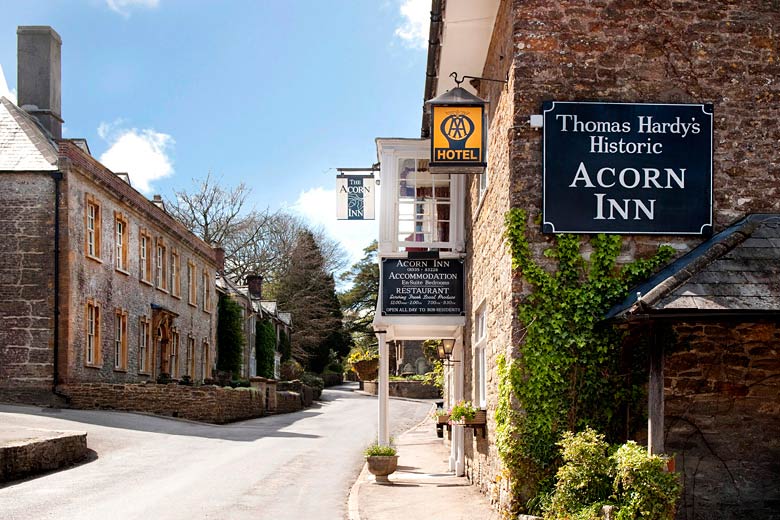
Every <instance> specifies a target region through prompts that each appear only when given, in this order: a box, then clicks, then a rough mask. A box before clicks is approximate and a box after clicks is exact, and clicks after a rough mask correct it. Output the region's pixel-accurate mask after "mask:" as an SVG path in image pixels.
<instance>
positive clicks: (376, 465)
mask: <svg viewBox="0 0 780 520" xmlns="http://www.w3.org/2000/svg"><path fill="white" fill-rule="evenodd" d="M366 462H367V463H368V471H370V472H371V473H372V474H373V475H374V476H375V477H376V481H377V482H379V483H384V484H388V483H390V479H388V478H387V476H388V475H390V474H392V473H393V472H395V470H396V469H397V468H398V455H371V456H368V457H366Z"/></svg>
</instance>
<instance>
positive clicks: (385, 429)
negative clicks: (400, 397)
mask: <svg viewBox="0 0 780 520" xmlns="http://www.w3.org/2000/svg"><path fill="white" fill-rule="evenodd" d="M376 337H377V340H378V341H379V392H378V393H379V428H378V441H379V444H381V445H382V446H388V445H389V444H390V426H389V424H388V414H389V402H390V398H389V396H390V385H389V384H388V377H389V375H390V370H389V368H390V356H389V352H388V349H387V341H385V332H384V331H377V333H376Z"/></svg>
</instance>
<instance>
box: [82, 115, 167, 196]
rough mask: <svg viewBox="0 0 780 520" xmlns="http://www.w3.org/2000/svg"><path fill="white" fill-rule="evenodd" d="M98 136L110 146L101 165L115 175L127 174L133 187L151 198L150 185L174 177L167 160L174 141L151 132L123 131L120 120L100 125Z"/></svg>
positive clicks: (149, 130) (134, 129) (133, 129)
mask: <svg viewBox="0 0 780 520" xmlns="http://www.w3.org/2000/svg"><path fill="white" fill-rule="evenodd" d="M97 132H98V135H99V136H100V137H101V139H103V140H105V141H106V142H107V143H109V148H108V150H106V151H105V152H104V153H103V155H101V156H100V162H102V163H103V164H105V165H106V167H108V168H109V169H110V170H112V171H114V172H127V173H128V174H130V182H131V183H132V185H133V187H134V188H136V189H138V190H139V191H141V192H143V193H144V194H146V195H151V193H152V185H151V183H152V182H153V181H155V180H157V179H162V178H163V177H168V176H169V175H171V174H173V165H172V161H171V158H170V156H169V153H170V148H171V147H172V146H173V144H174V143H175V141H174V140H173V137H171V136H170V135H168V134H164V133H161V132H156V131H155V130H153V129H150V128H143V129H140V130H139V129H137V128H130V129H128V128H123V127H122V120H121V119H120V120H117V121H115V122H113V123H100V126H98V130H97Z"/></svg>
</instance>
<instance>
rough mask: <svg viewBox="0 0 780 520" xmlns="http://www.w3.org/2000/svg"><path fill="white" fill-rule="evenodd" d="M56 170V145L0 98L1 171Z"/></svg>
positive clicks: (19, 110)
mask: <svg viewBox="0 0 780 520" xmlns="http://www.w3.org/2000/svg"><path fill="white" fill-rule="evenodd" d="M56 170H57V147H56V145H55V144H54V143H53V142H52V141H51V139H50V138H49V137H48V136H47V135H46V134H45V133H44V132H43V130H41V128H40V127H39V126H38V124H37V123H36V121H35V120H34V119H33V118H32V117H31V116H30V115H28V114H27V113H26V112H25V111H24V110H22V109H21V108H19V107H17V106H16V105H14V104H13V103H12V102H10V101H9V100H8V99H6V98H4V97H0V171H18V172H33V171H56Z"/></svg>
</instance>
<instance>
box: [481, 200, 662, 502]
mask: <svg viewBox="0 0 780 520" xmlns="http://www.w3.org/2000/svg"><path fill="white" fill-rule="evenodd" d="M526 222H527V216H526V213H525V212H524V211H523V210H520V209H517V208H515V209H512V210H510V211H509V212H508V213H507V216H506V238H507V239H508V242H509V246H510V250H511V254H512V267H513V268H514V269H517V270H519V271H520V273H521V274H522V276H523V278H524V280H525V281H526V282H528V283H529V284H530V286H531V287H532V289H533V290H532V292H531V293H530V294H529V295H528V296H527V297H525V298H524V299H523V301H522V302H521V304H520V306H519V309H518V318H519V320H520V322H521V323H522V325H523V327H524V328H525V331H524V338H523V341H522V344H521V345H519V346H518V354H519V355H518V358H517V359H515V360H513V361H510V360H507V359H505V358H501V359H499V363H498V373H499V389H498V390H499V401H498V407H497V411H496V422H497V429H496V436H497V440H496V442H497V448H498V452H499V455H500V457H501V458H502V461H503V463H504V466H505V467H506V468H507V469H508V471H509V477H510V482H511V483H512V489H511V491H512V495H513V498H514V507H513V508H514V509H517V508H518V504H521V503H525V502H526V501H527V500H529V499H531V498H532V497H534V496H535V495H537V494H538V493H539V492H540V491H545V490H549V489H550V488H551V486H552V484H553V482H552V481H553V476H554V474H555V470H556V468H557V466H558V465H559V463H560V457H559V447H558V446H557V443H558V441H559V440H560V438H561V435H562V434H563V433H564V432H566V431H580V430H582V429H584V428H585V427H586V426H589V427H591V428H594V429H596V430H598V431H603V432H607V434H608V435H610V436H612V437H619V436H620V433H619V432H624V431H625V424H624V422H625V419H624V418H623V417H621V414H620V413H619V412H620V410H624V409H626V408H627V407H629V406H633V405H635V403H636V401H637V400H638V399H639V398H640V396H641V392H640V391H639V387H638V386H639V385H638V382H636V381H635V382H632V381H631V377H630V375H631V374H630V373H629V374H626V373H625V372H626V369H625V363H623V364H621V339H622V336H621V333H620V332H619V331H618V330H616V329H615V328H614V327H611V326H604V325H603V324H601V323H600V322H601V320H602V317H603V316H604V314H605V313H606V312H607V311H608V310H609V309H610V308H611V307H612V306H613V305H615V304H616V303H618V302H620V301H621V300H622V299H623V298H624V297H625V296H626V294H627V293H628V289H629V288H630V287H631V286H632V285H634V284H635V283H636V282H638V281H639V280H641V279H642V278H645V277H646V276H648V275H649V274H651V273H652V272H653V271H655V270H656V269H657V268H658V267H659V266H661V265H663V264H664V263H666V262H667V261H668V260H669V259H670V258H671V257H672V254H673V252H674V250H673V249H672V248H671V247H669V246H661V247H659V250H658V252H657V253H656V254H655V255H654V256H652V257H651V258H649V259H639V260H635V261H634V262H632V263H630V264H627V265H623V266H621V267H617V266H616V259H617V256H618V254H619V252H620V247H621V242H622V239H621V237H620V236H617V235H597V236H593V237H591V239H590V245H591V249H592V251H591V253H590V256H589V258H588V259H587V260H586V259H585V258H584V257H583V255H582V253H581V251H580V248H581V242H580V237H579V236H577V235H565V234H564V235H556V237H555V244H554V245H553V246H552V247H551V248H549V249H547V250H546V251H545V252H544V255H545V257H547V258H549V259H551V261H553V262H556V263H557V269H555V270H554V271H553V272H548V271H547V270H545V269H544V268H543V267H542V266H541V265H539V264H538V263H537V262H535V261H534V259H533V258H532V255H531V250H530V247H529V244H528V240H527V238H526ZM629 372H630V370H629ZM514 399H516V403H514V404H515V405H513V400H514ZM621 421H623V423H622V424H621Z"/></svg>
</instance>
